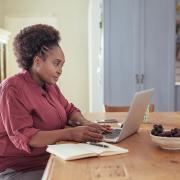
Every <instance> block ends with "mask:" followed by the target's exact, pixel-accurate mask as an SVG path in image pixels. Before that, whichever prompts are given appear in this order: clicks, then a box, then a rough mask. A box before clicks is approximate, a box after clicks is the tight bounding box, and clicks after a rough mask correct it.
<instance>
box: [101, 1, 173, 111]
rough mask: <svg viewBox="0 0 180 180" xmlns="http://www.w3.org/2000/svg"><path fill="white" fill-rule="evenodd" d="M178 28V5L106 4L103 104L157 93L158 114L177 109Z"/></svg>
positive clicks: (126, 102) (171, 3)
mask: <svg viewBox="0 0 180 180" xmlns="http://www.w3.org/2000/svg"><path fill="white" fill-rule="evenodd" d="M174 28H175V0H172V1H169V0H158V1H157V0H150V1H149V0H136V1H134V0H104V43H105V44H104V85H105V86H104V95H105V97H104V102H105V104H108V105H114V106H116V105H119V106H124V105H129V104H130V102H131V99H132V96H133V95H134V93H135V92H136V91H138V90H143V89H147V88H155V93H154V96H153V102H152V103H154V104H155V109H156V110H157V111H170V110H174V82H175V79H174V62H175V29H174ZM136 76H137V77H139V78H138V79H136ZM137 81H139V82H137Z"/></svg>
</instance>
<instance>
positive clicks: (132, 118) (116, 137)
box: [103, 89, 154, 143]
mask: <svg viewBox="0 0 180 180" xmlns="http://www.w3.org/2000/svg"><path fill="white" fill-rule="evenodd" d="M153 91H154V89H147V90H143V91H139V92H136V93H135V95H134V97H133V100H132V102H131V105H130V108H129V112H128V114H127V116H126V119H125V120H124V121H123V124H122V126H121V128H113V129H112V132H111V133H106V134H104V135H103V141H105V142H112V143H117V142H120V141H121V140H123V139H125V138H127V137H129V136H130V135H132V134H134V133H136V132H137V131H138V129H139V126H140V124H141V122H142V121H143V119H144V114H145V112H146V109H147V106H148V104H149V103H150V98H151V96H152V94H153Z"/></svg>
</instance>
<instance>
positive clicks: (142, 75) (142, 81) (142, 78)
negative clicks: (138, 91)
mask: <svg viewBox="0 0 180 180" xmlns="http://www.w3.org/2000/svg"><path fill="white" fill-rule="evenodd" d="M143 83H144V74H141V84H143Z"/></svg>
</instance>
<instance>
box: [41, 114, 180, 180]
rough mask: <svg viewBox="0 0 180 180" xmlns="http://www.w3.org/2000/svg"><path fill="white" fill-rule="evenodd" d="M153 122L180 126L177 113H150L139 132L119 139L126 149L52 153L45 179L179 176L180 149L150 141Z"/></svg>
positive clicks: (162, 178) (130, 179) (160, 178)
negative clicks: (67, 155) (66, 157)
mask: <svg viewBox="0 0 180 180" xmlns="http://www.w3.org/2000/svg"><path fill="white" fill-rule="evenodd" d="M85 116H86V117H87V118H88V119H91V120H99V119H102V118H118V119H119V121H121V120H122V119H123V118H124V117H125V116H126V113H104V114H103V113H99V114H98V113H95V114H86V115H85ZM154 123H161V124H163V126H164V127H165V128H167V129H171V128H173V127H179V128H180V113H177V112H172V113H171V112H168V113H156V112H154V113H150V119H149V122H148V123H146V124H142V125H141V127H140V129H139V131H138V133H136V134H134V135H133V136H130V137H129V138H127V139H125V140H123V141H122V142H120V143H118V144H117V145H118V146H121V147H124V148H127V149H129V153H126V154H120V155H114V156H108V157H95V158H86V159H80V160H75V161H63V160H61V159H60V158H58V157H56V156H54V155H51V157H50V159H49V161H48V164H47V167H46V170H45V173H44V178H43V179H46V180H76V179H77V180H171V179H172V180H180V150H177V151H170V150H163V149H161V148H159V147H158V146H156V145H155V144H153V143H152V142H151V139H150V136H149V132H150V130H151V129H152V126H153V124H154Z"/></svg>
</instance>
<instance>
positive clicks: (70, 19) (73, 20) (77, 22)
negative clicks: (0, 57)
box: [0, 0, 89, 112]
mask: <svg viewBox="0 0 180 180" xmlns="http://www.w3.org/2000/svg"><path fill="white" fill-rule="evenodd" d="M1 2H2V0H0V3H1ZM3 3H4V4H3V6H4V8H3V10H4V14H3V15H4V17H5V16H51V15H53V16H54V17H57V18H58V23H59V28H58V29H59V30H60V32H61V37H62V42H61V46H62V48H63V49H64V52H65V57H66V63H65V66H64V69H63V75H62V78H61V80H60V82H59V84H61V85H60V86H61V89H62V91H63V93H64V95H65V96H66V98H68V99H69V101H71V102H73V103H74V104H75V105H76V106H78V107H79V108H80V109H81V110H82V111H86V112H87V111H89V107H88V104H89V99H88V47H87V46H88V42H87V41H88V40H87V39H88V35H87V31H88V30H87V24H88V22H87V19H88V0H76V1H74V0H46V1H44V0H31V1H28V0H16V1H12V0H3ZM0 11H1V9H0ZM0 20H1V19H0ZM8 60H9V61H11V63H14V64H15V59H8ZM14 67H15V66H14ZM8 74H9V75H11V72H8Z"/></svg>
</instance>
